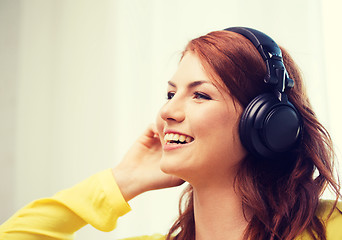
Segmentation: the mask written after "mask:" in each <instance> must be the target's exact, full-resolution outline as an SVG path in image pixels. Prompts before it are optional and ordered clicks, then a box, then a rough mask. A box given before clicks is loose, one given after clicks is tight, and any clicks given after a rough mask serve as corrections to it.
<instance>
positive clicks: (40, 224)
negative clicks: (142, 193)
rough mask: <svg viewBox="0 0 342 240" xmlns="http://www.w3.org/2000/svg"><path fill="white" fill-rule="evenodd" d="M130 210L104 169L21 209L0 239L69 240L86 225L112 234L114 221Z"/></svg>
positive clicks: (109, 171) (108, 173)
mask: <svg viewBox="0 0 342 240" xmlns="http://www.w3.org/2000/svg"><path fill="white" fill-rule="evenodd" d="M130 210H131V208H130V206H129V205H128V203H127V202H126V201H125V200H124V198H123V196H122V194H121V192H120V189H119V187H118V186H117V184H116V182H115V180H114V177H113V175H112V171H111V169H107V170H105V171H102V172H100V173H97V174H95V175H93V176H91V177H90V178H88V179H86V180H84V181H82V182H81V183H79V184H77V185H75V186H74V187H72V188H69V189H66V190H63V191H61V192H59V193H57V194H56V195H54V196H53V197H51V198H44V199H39V200H36V201H34V202H32V203H30V204H29V205H27V206H26V207H24V208H22V209H21V210H19V211H18V212H17V213H16V214H14V215H13V216H12V217H11V218H10V219H9V220H7V221H6V222H5V223H4V224H3V225H1V226H0V239H6V240H14V239H16V240H18V239H25V240H38V239H39V240H42V239H44V240H53V239H59V240H71V239H73V235H74V232H76V231H77V230H79V229H80V228H82V227H83V226H85V225H86V224H91V225H92V226H94V227H95V228H97V229H99V230H101V231H111V230H113V229H114V228H115V226H116V221H117V219H118V218H119V217H120V216H122V215H124V214H125V213H127V212H129V211H130Z"/></svg>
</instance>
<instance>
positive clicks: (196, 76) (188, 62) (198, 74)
mask: <svg viewBox="0 0 342 240" xmlns="http://www.w3.org/2000/svg"><path fill="white" fill-rule="evenodd" d="M197 80H203V81H208V82H212V81H211V79H210V78H209V76H208V75H207V73H206V71H205V70H204V68H203V66H202V64H201V62H200V60H199V58H198V57H197V56H196V55H195V54H193V53H186V54H185V55H184V56H183V58H182V60H181V61H180V63H179V65H178V68H177V71H176V73H175V74H174V76H173V77H172V80H171V81H172V82H175V83H181V82H187V81H197Z"/></svg>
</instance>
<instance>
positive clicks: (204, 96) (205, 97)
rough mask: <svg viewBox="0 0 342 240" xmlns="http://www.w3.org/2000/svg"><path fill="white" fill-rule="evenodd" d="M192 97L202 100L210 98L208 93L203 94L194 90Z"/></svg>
mask: <svg viewBox="0 0 342 240" xmlns="http://www.w3.org/2000/svg"><path fill="white" fill-rule="evenodd" d="M194 98H195V99H204V100H211V99H212V98H211V97H210V96H209V95H208V94H205V93H202V92H195V93H194Z"/></svg>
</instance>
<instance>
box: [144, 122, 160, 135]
mask: <svg viewBox="0 0 342 240" xmlns="http://www.w3.org/2000/svg"><path fill="white" fill-rule="evenodd" d="M144 135H145V136H147V137H150V138H156V137H159V134H158V132H157V127H156V125H155V124H153V123H151V124H150V125H149V126H148V127H147V129H146V130H145V132H144Z"/></svg>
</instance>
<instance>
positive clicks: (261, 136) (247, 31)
mask: <svg viewBox="0 0 342 240" xmlns="http://www.w3.org/2000/svg"><path fill="white" fill-rule="evenodd" d="M224 30H226V31H230V32H235V33H239V34H241V35H243V36H244V37H246V38H247V39H249V40H250V41H251V42H252V43H253V45H254V46H255V47H256V49H257V50H258V51H259V53H260V55H261V56H262V58H263V59H264V61H265V63H266V67H267V74H266V76H265V78H264V81H265V83H266V84H268V85H270V86H271V89H272V90H271V91H269V92H266V93H263V94H261V95H258V96H256V97H255V98H254V99H253V100H252V101H251V102H250V103H249V104H248V105H247V107H246V109H245V110H244V112H243V114H242V116H241V120H240V125H239V134H240V139H241V142H242V144H243V145H244V147H245V148H246V149H247V150H248V151H249V152H250V153H252V154H253V155H254V156H255V157H257V158H262V159H276V158H278V157H281V156H284V155H286V153H288V152H290V151H291V150H292V149H293V148H294V147H295V146H296V144H297V143H298V142H299V138H300V136H301V132H302V120H301V116H300V114H299V113H298V111H297V109H296V108H295V107H294V106H293V104H292V103H290V102H289V101H288V98H287V95H286V94H285V89H286V88H292V87H293V86H294V81H293V80H292V79H290V78H289V76H288V74H287V71H286V69H285V66H284V63H283V58H282V53H281V50H280V48H279V46H278V45H277V44H276V43H275V42H274V41H273V40H272V39H271V38H270V37H269V36H267V35H266V34H264V33H262V32H260V31H257V30H255V29H251V28H245V27H232V28H227V29H224Z"/></svg>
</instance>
